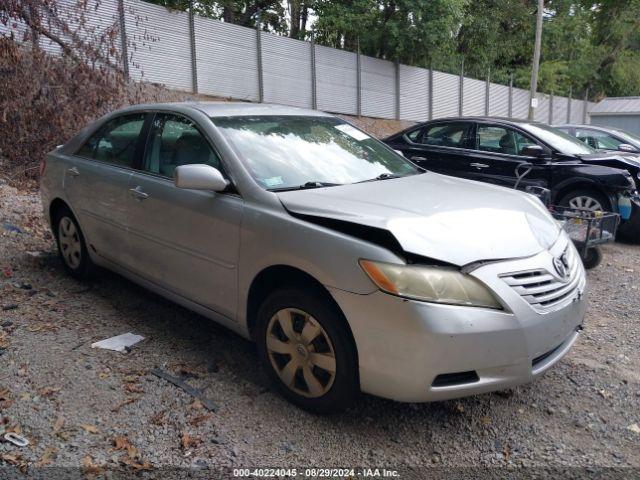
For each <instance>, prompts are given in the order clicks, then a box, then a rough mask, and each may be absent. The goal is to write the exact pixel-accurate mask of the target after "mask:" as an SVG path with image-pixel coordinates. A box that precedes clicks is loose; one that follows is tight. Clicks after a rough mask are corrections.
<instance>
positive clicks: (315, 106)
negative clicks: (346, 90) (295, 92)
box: [309, 31, 318, 110]
mask: <svg viewBox="0 0 640 480" xmlns="http://www.w3.org/2000/svg"><path fill="white" fill-rule="evenodd" d="M309 48H310V49H311V108H313V109H314V110H317V109H318V90H317V88H318V84H317V77H316V39H315V32H313V31H312V32H311V42H310V44H309Z"/></svg>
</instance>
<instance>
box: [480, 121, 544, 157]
mask: <svg viewBox="0 0 640 480" xmlns="http://www.w3.org/2000/svg"><path fill="white" fill-rule="evenodd" d="M535 144H536V143H535V142H534V141H533V140H531V139H529V138H527V137H525V136H524V135H522V134H521V133H519V132H516V131H515V130H511V129H510V128H505V127H498V126H493V125H478V131H477V134H476V145H477V147H476V149H477V150H481V151H483V152H492V153H503V154H505V155H522V151H523V150H524V149H525V148H526V147H528V146H529V145H535Z"/></svg>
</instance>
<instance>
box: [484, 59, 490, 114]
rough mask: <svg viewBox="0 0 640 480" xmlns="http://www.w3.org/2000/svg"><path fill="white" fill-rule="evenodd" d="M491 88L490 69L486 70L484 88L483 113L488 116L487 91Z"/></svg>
mask: <svg viewBox="0 0 640 480" xmlns="http://www.w3.org/2000/svg"><path fill="white" fill-rule="evenodd" d="M490 90H491V69H489V70H487V83H486V85H485V89H484V114H485V115H486V116H489V91H490Z"/></svg>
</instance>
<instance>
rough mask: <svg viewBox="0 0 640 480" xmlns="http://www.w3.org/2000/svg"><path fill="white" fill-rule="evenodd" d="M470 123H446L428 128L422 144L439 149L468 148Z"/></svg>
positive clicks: (421, 140) (421, 141)
mask: <svg viewBox="0 0 640 480" xmlns="http://www.w3.org/2000/svg"><path fill="white" fill-rule="evenodd" d="M470 127H471V124H470V123H467V122H456V123H444V124H437V125H433V126H432V127H427V128H426V129H425V130H424V133H423V135H422V139H420V143H422V144H423V145H434V146H439V147H457V148H467V141H468V138H469V129H470Z"/></svg>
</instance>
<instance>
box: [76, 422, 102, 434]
mask: <svg viewBox="0 0 640 480" xmlns="http://www.w3.org/2000/svg"><path fill="white" fill-rule="evenodd" d="M80 427H81V428H82V429H83V430H84V431H85V432H87V433H99V432H100V430H98V427H96V426H94V425H89V424H86V423H83V424H82V425H80Z"/></svg>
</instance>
